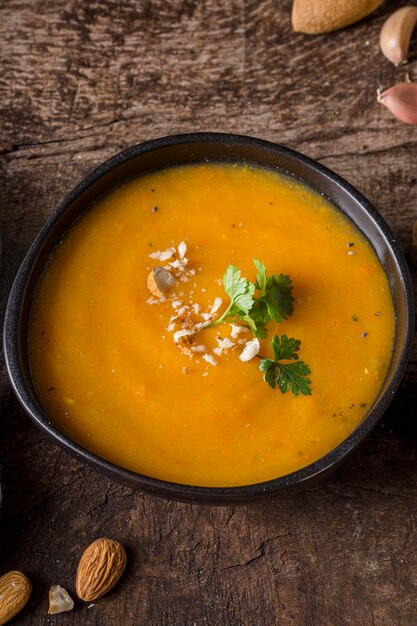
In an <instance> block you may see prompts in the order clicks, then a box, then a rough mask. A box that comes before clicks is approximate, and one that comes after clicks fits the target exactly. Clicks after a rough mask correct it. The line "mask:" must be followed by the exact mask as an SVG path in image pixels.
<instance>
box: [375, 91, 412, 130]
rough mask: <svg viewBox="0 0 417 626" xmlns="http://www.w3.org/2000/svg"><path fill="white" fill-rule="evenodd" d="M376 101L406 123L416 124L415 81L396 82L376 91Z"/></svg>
mask: <svg viewBox="0 0 417 626" xmlns="http://www.w3.org/2000/svg"><path fill="white" fill-rule="evenodd" d="M377 99H378V102H379V103H380V104H383V105H384V106H385V107H387V109H388V110H389V111H391V113H392V114H393V115H395V117H396V118H397V119H399V120H401V121H402V122H405V123H406V124H417V83H398V85H394V86H393V87H390V88H389V89H386V91H383V92H382V93H380V92H379V91H378V96H377Z"/></svg>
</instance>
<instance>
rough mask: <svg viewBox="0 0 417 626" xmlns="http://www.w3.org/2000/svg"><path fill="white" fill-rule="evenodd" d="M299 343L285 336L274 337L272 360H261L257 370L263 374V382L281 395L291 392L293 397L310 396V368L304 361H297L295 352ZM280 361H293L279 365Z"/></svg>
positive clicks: (298, 347)
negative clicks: (276, 388)
mask: <svg viewBox="0 0 417 626" xmlns="http://www.w3.org/2000/svg"><path fill="white" fill-rule="evenodd" d="M300 344H301V342H300V341H299V340H298V339H293V338H291V339H289V338H288V337H287V335H282V336H281V337H278V335H274V337H273V338H272V349H273V351H274V359H267V358H262V360H261V362H260V363H259V369H260V371H261V372H263V375H264V380H265V382H267V383H268V385H269V386H270V387H272V388H273V389H275V387H278V389H279V390H280V391H281V392H282V393H286V392H287V391H291V393H293V394H294V395H295V396H298V395H299V394H302V395H303V396H310V395H311V388H310V384H311V381H310V380H309V378H307V376H308V375H309V374H310V373H311V370H310V368H309V367H308V365H307V364H306V363H304V361H299V360H298V354H297V352H298V351H299V349H300ZM281 361H295V362H294V363H281Z"/></svg>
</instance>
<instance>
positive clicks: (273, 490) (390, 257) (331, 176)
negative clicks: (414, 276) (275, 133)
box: [4, 133, 414, 504]
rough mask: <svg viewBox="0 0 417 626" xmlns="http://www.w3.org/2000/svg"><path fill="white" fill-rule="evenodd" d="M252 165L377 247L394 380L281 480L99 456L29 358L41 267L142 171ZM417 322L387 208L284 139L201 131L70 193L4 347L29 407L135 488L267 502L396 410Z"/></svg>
mask: <svg viewBox="0 0 417 626" xmlns="http://www.w3.org/2000/svg"><path fill="white" fill-rule="evenodd" d="M201 162H228V163H236V162H238V163H249V164H253V165H257V166H261V167H264V168H269V169H273V170H278V171H280V172H282V173H284V174H286V175H289V176H292V177H294V178H295V179H297V180H299V181H301V182H303V183H305V184H306V185H307V186H309V187H311V188H313V189H314V190H316V191H317V192H319V193H321V194H323V195H324V196H325V197H326V198H328V199H329V200H330V201H331V202H332V203H333V204H334V205H335V206H336V207H337V208H338V209H339V210H340V211H342V212H343V213H344V214H345V215H347V216H348V218H349V219H350V220H351V221H352V222H353V223H354V224H355V225H356V226H357V228H358V229H359V230H360V231H361V232H362V233H363V234H364V235H365V237H366V238H367V239H368V240H369V241H370V243H371V245H372V246H373V248H374V250H375V252H376V254H377V256H378V258H379V260H380V262H381V265H382V266H383V268H384V270H385V273H386V275H387V277H388V281H389V285H390V289H391V294H392V299H393V302H394V307H395V316H396V324H395V340H394V346H393V352H392V358H391V362H390V365H389V369H388V372H387V375H386V378H385V381H384V383H383V385H382V387H381V389H380V392H379V394H378V397H377V398H376V400H375V402H374V404H373V406H372V407H371V409H370V410H369V412H368V414H367V415H366V416H365V418H364V419H363V420H362V422H361V423H360V424H359V425H358V426H357V428H356V429H355V430H354V431H353V432H352V433H351V435H350V436H349V437H347V439H345V440H344V441H343V442H342V443H341V444H340V445H338V446H337V447H336V448H334V449H333V450H331V451H330V452H329V453H328V454H326V455H325V456H323V457H321V458H319V459H318V460H317V461H315V462H314V463H311V464H310V465H308V466H306V467H304V468H302V469H300V470H298V471H296V472H292V473H291V474H288V475H286V476H281V477H279V478H276V479H274V480H269V481H267V482H263V483H257V484H252V485H245V486H239V487H230V488H229V487H220V488H217V487H200V486H193V485H184V484H176V483H172V482H167V481H164V480H159V479H155V478H152V477H149V476H144V475H141V474H138V473H135V472H132V471H129V470H126V469H124V468H122V467H119V466H117V465H114V464H112V463H110V462H109V461H106V460H105V459H103V458H100V457H99V456H97V455H95V454H93V453H92V452H90V451H88V450H86V449H85V448H83V447H81V446H80V445H78V444H77V443H76V442H74V441H72V440H71V439H69V438H68V437H67V436H65V435H64V434H63V433H62V432H60V430H59V429H58V428H57V427H56V426H55V425H54V423H53V421H52V420H51V418H50V416H48V415H47V414H46V413H45V411H44V410H43V408H42V406H41V403H40V402H39V399H38V397H37V394H36V390H35V388H34V385H33V381H32V377H31V371H30V366H29V359H28V330H29V324H30V317H31V311H32V305H33V301H34V297H35V294H36V288H37V285H38V282H39V279H40V277H41V274H42V272H43V270H44V268H45V265H46V263H47V261H48V258H49V255H50V253H51V251H52V250H53V249H54V247H55V246H56V245H57V244H58V243H59V242H60V240H62V238H63V236H64V234H65V231H66V230H67V229H68V228H69V227H70V226H71V225H72V224H73V223H74V221H75V220H76V219H77V218H78V217H79V216H80V215H81V214H82V213H83V212H84V211H86V210H88V208H89V207H90V206H91V205H92V204H94V202H95V201H97V199H98V198H99V197H100V196H102V195H103V194H105V193H107V192H109V191H110V190H111V189H113V188H115V187H116V186H118V185H120V184H121V183H123V182H125V181H127V180H129V179H131V178H134V177H136V176H140V175H142V174H143V173H146V172H149V171H154V170H158V169H162V168H166V167H172V166H174V165H181V164H189V163H201ZM413 326H414V304H413V290H412V283H411V279H410V274H409V270H408V267H407V264H406V261H405V259H404V256H403V254H402V252H401V250H400V248H399V246H398V244H397V243H396V240H395V237H394V235H393V233H392V232H391V230H390V229H389V227H388V226H387V224H386V222H385V221H384V219H383V218H382V217H381V215H380V214H379V213H378V212H377V211H376V210H375V208H373V206H372V205H371V204H370V203H369V202H368V201H367V200H366V198H364V197H363V196H362V195H361V194H360V193H359V192H358V191H357V190H356V189H355V188H354V187H352V186H351V185H350V184H349V183H347V182H346V181H345V180H343V179H342V178H340V177H339V176H337V175H336V174H335V173H334V172H332V171H331V170H329V169H327V168H325V167H323V166H322V165H320V164H319V163H317V162H315V161H313V160H311V159H309V158H308V157H306V156H304V155H302V154H299V153H297V152H294V151H292V150H289V149H287V148H284V147H282V146H279V145H276V144H273V143H270V142H267V141H263V140H260V139H255V138H252V137H246V136H241V135H231V134H223V133H193V134H186V135H174V136H169V137H163V138H160V139H155V140H153V141H147V142H145V143H142V144H139V145H136V146H133V147H132V148H129V149H127V150H125V151H124V152H121V153H120V154H117V155H116V156H114V157H112V158H111V159H109V160H108V161H106V162H105V163H103V164H102V165H100V166H99V167H98V168H97V169H96V170H94V171H93V172H91V173H90V174H88V175H87V176H86V177H85V178H84V179H83V180H82V182H81V183H80V184H79V185H78V186H77V187H76V188H75V189H74V190H73V191H71V193H70V194H69V195H68V196H67V197H66V199H65V200H64V201H63V202H62V204H61V205H60V206H59V207H58V209H57V210H56V211H55V213H54V214H53V215H52V216H51V217H50V218H49V220H48V221H47V223H46V224H45V226H44V227H43V228H42V230H41V231H40V233H39V235H38V236H37V237H36V239H35V241H34V242H33V244H32V246H31V247H30V249H29V251H28V253H27V255H26V257H25V259H24V261H23V263H22V265H21V267H20V269H19V271H18V274H17V276H16V279H15V282H14V285H13V287H12V290H11V293H10V297H9V301H8V305H7V309H6V315H5V324H4V350H5V358H6V364H7V368H8V373H9V377H10V380H11V383H12V385H13V388H14V390H15V392H16V394H17V397H18V399H19V400H20V402H21V404H22V405H23V407H24V408H25V410H26V411H27V413H28V414H29V416H30V417H31V418H32V420H33V421H34V422H35V424H36V425H37V426H38V427H40V428H41V429H42V430H43V431H44V432H45V433H46V434H47V435H49V436H50V437H51V438H52V439H53V440H54V441H56V442H57V443H58V444H59V445H61V446H62V447H63V448H64V449H65V450H67V451H69V452H70V453H72V454H73V455H75V456H76V457H77V458H79V459H80V460H81V461H82V462H85V463H88V464H89V465H91V466H93V467H94V468H96V469H98V470H100V471H101V472H103V473H104V474H106V475H107V476H110V477H111V478H114V479H116V480H118V481H119V482H121V483H123V484H125V485H128V486H129V487H132V488H135V489H140V490H144V491H147V492H150V493H152V494H155V495H157V496H163V497H167V498H171V499H175V500H184V501H188V502H194V503H200V504H203V503H212V504H236V503H248V502H254V501H261V500H263V499H265V498H267V497H271V496H277V495H278V494H280V493H283V492H288V491H291V490H296V489H300V488H305V487H306V486H307V485H309V484H311V483H312V482H314V481H316V480H317V479H319V478H322V477H323V476H325V475H326V474H327V473H329V472H330V471H333V470H334V469H335V468H336V467H337V466H338V465H339V464H340V463H341V462H342V461H343V460H344V459H346V457H347V456H348V455H349V454H350V453H351V452H352V451H353V450H354V449H355V448H356V447H357V446H358V445H359V444H360V443H362V442H363V440H364V439H365V438H366V436H367V435H368V434H369V433H370V432H371V431H372V429H373V428H374V427H375V425H376V424H377V423H378V421H379V420H380V419H381V417H382V415H383V414H384V412H385V411H386V410H387V408H388V406H389V404H390V402H391V400H392V398H393V396H394V394H395V392H396V390H397V388H398V386H399V384H400V382H401V378H402V376H403V374H404V371H405V368H406V365H407V361H408V356H409V352H410V349H411V344H412V338H413Z"/></svg>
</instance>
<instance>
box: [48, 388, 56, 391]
mask: <svg viewBox="0 0 417 626" xmlns="http://www.w3.org/2000/svg"><path fill="white" fill-rule="evenodd" d="M54 389H55V387H49V389H47V391H53V390H54Z"/></svg>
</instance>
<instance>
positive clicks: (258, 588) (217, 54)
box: [0, 0, 417, 626]
mask: <svg viewBox="0 0 417 626" xmlns="http://www.w3.org/2000/svg"><path fill="white" fill-rule="evenodd" d="M398 4H405V3H404V2H400V3H397V2H394V1H391V2H386V3H385V4H384V5H383V7H382V8H381V9H379V10H378V11H377V12H376V13H375V14H374V15H373V16H372V17H371V18H369V19H367V20H365V21H364V22H362V23H360V24H358V25H356V26H354V27H351V28H349V29H346V30H344V31H340V32H337V33H333V34H329V35H325V36H319V37H309V36H304V35H301V34H294V33H292V31H291V26H290V8H291V2H290V0H284V1H282V2H278V1H276V2H274V1H272V0H229V1H226V2H224V1H223V2H221V1H219V0H205V1H200V2H199V1H197V0H183V1H182V2H181V1H179V0H178V1H177V0H175V1H171V2H163V1H162V0H139V1H138V2H133V0H101V1H98V0H91V1H89V2H87V1H86V0H85V1H84V2H83V1H82V0H65V1H64V0H34V1H33V2H28V1H26V2H25V1H23V2H22V1H19V0H8V1H7V2H2V3H1V4H0V37H1V41H2V45H1V59H2V61H1V68H2V69H1V78H0V91H1V105H0V109H1V118H2V135H1V145H0V148H1V156H0V167H1V179H0V189H1V215H0V219H1V226H2V229H3V232H4V233H5V234H6V235H7V237H8V239H9V240H10V241H12V242H14V244H13V245H14V246H16V248H18V246H19V245H20V246H22V248H25V247H27V246H28V245H29V243H30V242H31V240H32V238H33V237H34V235H35V234H36V232H37V231H38V229H39V227H40V226H41V225H42V223H43V222H44V220H45V218H46V217H47V216H48V215H49V214H50V213H51V211H52V210H53V209H54V207H55V206H56V205H57V203H58V202H59V201H60V200H61V199H62V198H63V196H64V195H65V194H66V193H67V191H68V190H69V189H70V188H71V187H72V186H73V185H74V184H75V183H76V182H77V181H78V180H79V179H80V178H81V177H82V176H83V175H84V174H86V173H87V172H88V171H89V170H90V169H92V168H93V167H95V166H96V165H98V164H99V163H100V162H101V161H103V160H104V159H106V158H107V157H109V156H110V155H112V154H114V153H116V152H117V151H119V150H121V149H123V148H125V147H127V146H129V145H132V144H134V143H137V142H140V141H142V140H144V139H148V138H151V137H157V136H161V135H165V134H171V133H177V132H184V131H193V130H197V131H199V130H219V131H233V132H239V133H243V134H250V135H254V136H258V137H263V138H265V139H269V140H272V141H276V142H278V143H282V144H285V145H287V146H289V147H291V148H295V149H297V150H300V151H301V152H304V153H306V154H307V155H309V156H311V157H313V158H315V159H317V160H318V161H320V162H321V163H324V164H325V165H327V166H329V167H331V168H332V169H334V170H335V171H336V172H338V173H339V174H341V175H342V176H344V177H345V178H347V179H348V180H349V181H350V182H351V183H353V184H354V185H356V186H357V187H358V188H359V189H360V190H361V191H362V192H363V193H364V194H365V195H366V196H367V197H368V198H369V199H370V200H371V201H372V202H373V203H374V204H375V205H376V206H377V207H378V208H379V210H380V211H381V212H382V214H383V215H384V216H385V218H386V219H387V221H388V223H389V224H390V225H391V227H392V229H393V230H394V232H395V233H396V235H397V237H398V240H399V242H400V244H401V246H402V247H403V249H404V251H405V253H406V254H407V258H408V260H409V263H410V267H411V269H412V272H413V276H414V279H416V278H417V264H416V262H415V260H414V258H413V251H412V248H411V230H412V225H413V222H414V220H415V219H416V217H417V171H416V164H417V134H416V132H417V131H416V130H415V127H411V126H406V125H404V124H401V123H398V122H396V120H395V119H394V118H393V117H391V116H390V114H389V113H388V112H387V111H386V110H385V108H383V107H382V106H380V105H379V104H377V101H376V89H377V87H378V86H379V85H382V86H385V87H387V86H390V85H391V84H393V83H395V82H398V81H399V80H401V79H402V78H403V76H404V71H405V70H403V69H398V70H396V69H395V68H394V67H393V66H391V65H390V64H389V63H388V62H387V61H386V60H385V59H384V58H383V57H382V55H381V53H380V51H379V46H378V37H379V30H380V28H381V25H382V23H383V21H384V19H385V18H386V16H387V15H388V14H389V13H390V12H391V11H393V10H394V8H396V6H397V5H398ZM408 4H410V2H408ZM415 43H416V42H415V40H414V44H415ZM412 58H413V59H414V61H415V62H414V64H413V63H411V64H410V66H409V71H410V73H411V76H412V75H413V73H414V77H415V78H417V64H416V59H417V53H416V46H415V45H414V54H413V55H412ZM416 381H417V360H416V352H414V355H413V357H412V360H411V363H410V366H409V368H408V370H407V374H406V376H405V379H404V382H403V385H402V388H401V390H400V392H399V393H398V395H397V397H396V399H395V401H394V403H393V405H392V408H391V409H390V410H389V412H388V414H387V415H386V417H385V419H384V420H383V423H382V424H381V425H380V427H379V428H378V429H377V432H376V433H375V434H374V435H373V436H372V437H371V438H370V439H369V441H368V443H367V444H366V445H365V446H364V447H362V449H361V450H360V451H359V452H357V453H356V454H354V455H353V456H352V457H351V458H350V460H349V461H348V462H347V463H346V464H345V465H344V466H343V468H342V469H340V470H339V471H338V472H336V473H335V474H334V475H333V476H332V477H331V478H328V479H326V480H324V481H323V482H322V483H321V484H319V485H318V486H316V487H315V488H312V489H309V490H307V491H304V492H301V493H297V494H296V495H290V496H286V497H282V498H280V499H278V500H276V501H274V502H269V503H267V504H263V505H259V506H247V507H230V508H212V507H208V506H204V507H200V506H191V505H187V504H177V503H175V502H167V501H163V500H159V499H156V498H154V497H150V496H146V495H144V494H142V493H135V492H134V491H132V490H131V489H127V488H125V487H123V486H120V485H119V484H117V483H115V482H113V481H111V480H108V479H107V478H105V477H104V476H101V475H100V474H98V473H96V472H95V471H93V470H91V469H89V468H88V467H86V466H84V465H82V464H80V463H79V462H77V461H75V460H74V459H73V458H71V457H70V456H68V455H67V454H66V453H65V452H63V451H62V450H60V449H59V448H58V447H57V446H56V445H55V444H53V443H52V442H51V441H49V440H48V439H46V438H45V437H44V436H43V435H42V434H41V432H40V431H39V430H37V429H36V428H35V426H33V425H32V423H31V422H30V421H29V419H28V418H27V417H26V415H25V413H24V412H23V410H22V409H21V408H20V406H19V404H18V403H17V400H16V399H15V397H14V396H13V394H12V393H11V392H9V393H7V394H6V395H5V396H3V399H2V418H1V422H0V463H1V482H2V490H3V501H2V505H1V509H0V524H1V526H0V529H1V535H0V540H1V544H0V545H1V548H0V574H2V573H4V572H6V571H8V570H9V569H19V570H22V571H24V572H25V573H26V574H27V575H28V576H29V577H30V578H31V580H32V581H33V593H32V596H31V600H30V602H29V604H28V605H27V607H26V609H25V610H24V611H23V613H22V614H21V615H20V616H19V617H17V618H16V619H15V620H14V623H15V624H16V625H18V624H25V625H27V624H33V625H41V624H42V625H44V624H55V623H56V624H62V625H65V624H77V625H78V624H93V625H96V624H97V625H112V626H113V625H115V626H119V625H120V626H125V625H135V626H136V625H146V626H170V625H172V626H193V625H196V626H206V625H207V626H238V625H250V626H258V625H259V626H272V625H274V624H279V625H284V626H286V625H287V624H291V625H294V626H344V625H351V626H369V625H370V624H375V625H377V626H402V625H407V626H409V625H410V626H411V625H415V624H417V593H416V592H417V559H416V552H417V549H416V540H417V536H416V535H417V482H416V481H417V466H416V441H417V419H416V396H417V393H416ZM100 536H109V537H114V538H117V539H119V540H120V541H121V542H122V543H123V544H124V545H125V546H126V547H127V550H128V563H129V565H128V568H127V572H126V574H125V576H124V579H123V582H122V583H121V584H120V585H119V586H118V587H117V588H116V589H115V590H114V592H112V593H111V594H110V595H109V596H108V597H106V598H104V599H102V600H101V601H98V602H96V603H94V606H87V605H83V604H82V603H80V602H77V603H76V609H75V610H74V611H73V612H71V613H67V614H63V615H60V616H53V617H48V616H47V614H46V611H47V591H48V588H49V585H50V584H52V583H55V582H58V583H60V584H62V585H63V586H65V587H66V588H67V589H68V590H69V591H70V592H71V593H72V595H75V593H74V573H75V570H76V566H77V563H78V559H79V556H80V554H81V552H82V551H83V549H84V548H85V547H86V546H87V545H88V544H89V543H90V542H91V541H92V540H93V539H95V538H97V537H100Z"/></svg>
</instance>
